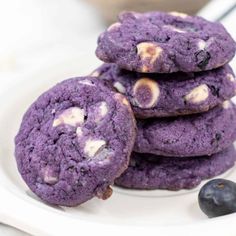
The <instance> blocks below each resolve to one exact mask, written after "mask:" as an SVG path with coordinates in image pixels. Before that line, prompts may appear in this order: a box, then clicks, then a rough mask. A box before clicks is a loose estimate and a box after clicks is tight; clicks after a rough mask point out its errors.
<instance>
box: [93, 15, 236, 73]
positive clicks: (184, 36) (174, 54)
mask: <svg viewBox="0 0 236 236" xmlns="http://www.w3.org/2000/svg"><path fill="white" fill-rule="evenodd" d="M235 50H236V43H235V42H234V40H233V39H232V37H231V36H230V35H229V33H228V32H227V31H226V29H225V28H224V26H223V25H221V24H220V23H216V22H209V21H207V20H205V19H203V18H201V17H198V16H188V15H186V14H183V13H177V12H169V13H164V12H148V13H142V14H141V13H136V12H123V13H121V14H120V15H119V21H118V22H116V23H114V24H113V25H111V26H110V27H109V28H108V29H107V30H106V31H105V32H104V33H102V34H101V35H100V37H99V39H98V47H97V50H96V55H97V56H98V58H100V59H101V60H102V61H104V62H109V63H116V64H117V65H118V66H119V67H121V68H123V69H127V70H131V71H138V72H145V73H150V72H154V73H170V72H177V71H184V72H196V71H205V70H211V69H214V68H217V67H220V66H222V65H224V64H226V63H228V62H229V61H230V60H231V59H232V58H233V56H234V54H235Z"/></svg>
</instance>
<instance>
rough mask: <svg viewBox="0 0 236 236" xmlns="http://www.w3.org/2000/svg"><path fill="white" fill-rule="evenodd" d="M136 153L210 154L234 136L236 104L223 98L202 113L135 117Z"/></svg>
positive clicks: (171, 154) (176, 155)
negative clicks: (142, 118)
mask: <svg viewBox="0 0 236 236" xmlns="http://www.w3.org/2000/svg"><path fill="white" fill-rule="evenodd" d="M137 124H138V134H137V138H136V142H135V146H134V151H135V152H140V153H152V154H156V155H161V156H171V157H172V156H175V157H190V156H203V155H212V154H214V153H217V152H219V151H221V150H223V149H225V148H227V147H228V146H230V145H231V144H232V143H233V141H234V140H235V139H236V107H235V105H233V103H231V102H229V101H225V102H224V103H223V104H222V105H220V106H219V107H215V108H213V109H212V110H209V111H208V112H205V113H200V114H194V115H188V116H178V117H168V118H165V119H161V118H159V119H157V118H155V119H146V120H138V122H137Z"/></svg>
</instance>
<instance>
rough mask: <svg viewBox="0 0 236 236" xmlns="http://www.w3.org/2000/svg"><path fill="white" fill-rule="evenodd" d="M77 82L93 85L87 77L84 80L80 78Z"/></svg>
mask: <svg viewBox="0 0 236 236" xmlns="http://www.w3.org/2000/svg"><path fill="white" fill-rule="evenodd" d="M79 84H85V85H88V86H95V85H94V84H93V83H92V82H91V81H90V80H88V79H84V80H80V81H79Z"/></svg>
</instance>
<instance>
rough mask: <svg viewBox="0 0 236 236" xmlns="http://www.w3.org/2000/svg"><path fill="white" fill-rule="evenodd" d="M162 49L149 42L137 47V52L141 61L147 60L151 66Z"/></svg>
mask: <svg viewBox="0 0 236 236" xmlns="http://www.w3.org/2000/svg"><path fill="white" fill-rule="evenodd" d="M162 51H163V49H162V48H161V47H159V46H157V45H156V44H154V43H151V42H143V43H139V44H138V45H137V52H138V55H139V56H140V58H141V60H146V59H148V60H149V61H150V64H153V63H154V62H155V61H156V59H157V58H158V57H159V56H160V55H161V52H162Z"/></svg>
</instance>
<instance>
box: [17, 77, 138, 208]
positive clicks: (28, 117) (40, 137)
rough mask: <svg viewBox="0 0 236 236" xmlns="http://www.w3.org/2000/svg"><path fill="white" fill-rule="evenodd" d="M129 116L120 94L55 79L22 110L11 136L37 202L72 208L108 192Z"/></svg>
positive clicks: (83, 81)
mask: <svg viewBox="0 0 236 236" xmlns="http://www.w3.org/2000/svg"><path fill="white" fill-rule="evenodd" d="M134 139H135V120H134V117H133V113H132V110H131V107H130V105H129V103H128V101H127V100H126V98H125V97H124V96H123V95H121V94H119V93H117V92H115V91H113V90H112V89H110V87H108V86H107V85H106V83H105V81H99V80H97V79H96V78H92V77H83V78H82V77H81V78H73V79H69V80H66V81H64V82H61V83H59V84H57V85H56V86H54V87H53V88H51V89H50V90H48V91H47V92H45V93H44V94H42V95H41V96H40V97H39V98H38V99H37V100H36V101H35V102H34V103H33V104H32V105H31V106H30V108H29V109H28V110H27V112H26V113H25V115H24V117H23V120H22V123H21V126H20V130H19V132H18V134H17V136H16V138H15V145H16V148H15V157H16V161H17V166H18V170H19V172H20V174H21V175H22V177H23V179H24V181H25V182H26V183H27V185H28V186H29V188H30V189H31V190H32V191H33V192H34V193H35V194H36V195H37V196H39V197H40V198H41V199H42V200H44V201H46V202H48V203H50V204H56V205H64V206H74V205H78V204H80V203H83V202H85V201H87V200H89V199H91V198H92V197H94V196H97V197H99V198H102V199H106V198H108V197H109V196H110V195H111V194H112V189H111V188H110V185H111V184H113V182H114V179H115V178H117V177H118V176H119V175H120V174H121V173H122V172H123V171H124V170H125V169H126V168H127V166H128V162H129V156H130V153H131V151H132V148H133V144H134Z"/></svg>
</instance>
